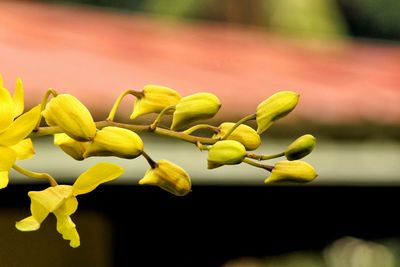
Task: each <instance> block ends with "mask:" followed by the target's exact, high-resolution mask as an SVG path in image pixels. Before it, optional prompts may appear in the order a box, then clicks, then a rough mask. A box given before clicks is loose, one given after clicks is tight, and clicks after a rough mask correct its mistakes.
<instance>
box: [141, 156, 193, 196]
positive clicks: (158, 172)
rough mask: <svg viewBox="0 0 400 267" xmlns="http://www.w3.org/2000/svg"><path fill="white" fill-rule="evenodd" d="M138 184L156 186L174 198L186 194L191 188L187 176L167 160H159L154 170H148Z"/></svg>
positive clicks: (182, 170)
mask: <svg viewBox="0 0 400 267" xmlns="http://www.w3.org/2000/svg"><path fill="white" fill-rule="evenodd" d="M139 184H141V185H156V186H159V187H160V188H162V189H164V190H166V191H168V192H170V193H172V194H174V195H176V196H184V195H186V194H188V193H189V192H190V191H191V187H192V182H191V181H190V176H189V174H188V173H187V172H186V171H185V170H184V169H182V168H181V167H179V166H178V165H176V164H174V163H172V162H170V161H168V160H160V161H158V162H157V166H156V167H155V168H150V169H148V170H147V172H146V173H145V175H144V177H143V178H142V179H140V180H139Z"/></svg>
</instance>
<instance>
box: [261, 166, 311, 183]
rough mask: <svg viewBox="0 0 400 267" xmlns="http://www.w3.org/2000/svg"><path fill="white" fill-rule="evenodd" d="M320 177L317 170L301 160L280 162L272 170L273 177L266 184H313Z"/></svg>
mask: <svg viewBox="0 0 400 267" xmlns="http://www.w3.org/2000/svg"><path fill="white" fill-rule="evenodd" d="M317 176H318V174H317V172H316V171H315V169H314V168H313V167H312V166H311V165H310V164H308V163H307V162H304V161H301V160H294V161H279V162H277V163H276V164H275V166H274V168H273V169H272V173H271V175H270V176H269V177H268V178H267V179H266V180H265V183H266V184H272V183H279V182H298V183H304V182H311V181H312V180H314V179H315V178H316V177H317Z"/></svg>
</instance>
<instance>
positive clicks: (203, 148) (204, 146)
mask: <svg viewBox="0 0 400 267" xmlns="http://www.w3.org/2000/svg"><path fill="white" fill-rule="evenodd" d="M196 146H197V147H198V148H199V149H200V151H203V150H210V148H211V147H210V145H203V144H202V143H200V142H197V143H196Z"/></svg>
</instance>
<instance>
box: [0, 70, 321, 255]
mask: <svg viewBox="0 0 400 267" xmlns="http://www.w3.org/2000/svg"><path fill="white" fill-rule="evenodd" d="M127 95H133V96H134V97H135V102H134V104H133V112H132V114H131V115H130V119H131V120H133V121H134V120H135V119H136V118H137V117H139V116H141V115H144V114H149V113H156V114H158V115H157V117H156V118H155V119H154V121H153V122H152V123H151V124H148V125H142V124H134V123H121V122H117V121H115V115H116V113H117V110H118V107H119V105H120V103H121V101H122V99H123V98H124V97H125V96H127ZM298 101H299V95H298V94H297V93H295V92H292V91H280V92H277V93H275V94H274V95H272V96H270V97H269V98H267V99H266V100H264V101H263V102H261V103H260V104H259V105H258V106H257V108H256V110H255V113H254V114H250V115H247V116H245V117H243V118H242V119H240V120H238V121H237V122H235V123H234V122H223V123H221V124H220V125H219V126H213V125H209V124H194V123H195V122H197V121H200V120H206V119H210V118H212V117H214V115H215V114H216V113H217V112H218V110H219V109H220V107H221V102H220V100H219V99H218V97H217V96H215V95H214V94H211V93H205V92H201V93H196V94H192V95H188V96H184V97H182V96H181V95H180V94H179V93H178V92H177V91H175V90H173V89H171V88H168V87H164V86H158V85H147V86H145V87H144V88H143V90H142V91H134V90H126V91H124V92H123V93H121V94H120V95H119V96H118V98H117V100H116V101H115V104H114V105H113V107H112V109H111V111H110V113H109V115H108V117H107V118H106V119H105V120H102V121H97V122H95V121H94V120H93V117H92V115H91V113H90V111H89V110H88V109H87V108H86V107H85V106H84V105H83V104H82V102H80V101H79V100H78V99H77V98H76V97H75V96H72V95H70V94H59V93H58V92H56V91H55V90H54V89H49V90H48V91H47V92H46V93H45V94H44V97H43V99H42V101H41V103H40V104H38V105H36V106H34V107H33V108H31V109H30V110H29V111H26V112H24V90H23V85H22V81H21V79H17V82H16V89H15V91H14V94H13V95H12V96H11V95H10V93H9V91H8V90H7V89H6V88H5V87H4V85H3V82H2V79H1V77H0V189H1V188H5V187H6V186H7V185H8V182H9V172H10V170H11V169H14V170H15V171H17V172H19V173H21V174H23V175H25V176H27V177H31V178H35V179H47V180H48V182H49V183H50V186H49V187H48V188H46V189H44V190H42V191H31V192H29V193H28V196H29V197H30V199H31V213H32V214H31V216H29V217H27V218H25V219H22V220H20V221H18V222H17V223H16V227H17V229H19V230H21V231H34V230H37V229H39V227H40V224H41V223H42V222H43V221H44V219H45V218H46V217H47V216H48V215H49V214H50V213H53V214H54V215H55V216H56V218H57V231H58V232H59V233H61V234H62V236H63V238H64V239H66V240H69V241H70V245H71V246H72V247H78V246H79V245H80V239H79V234H78V232H77V230H76V226H75V224H74V223H73V222H72V220H71V218H70V216H71V215H72V214H73V213H74V212H75V211H76V209H77V207H78V201H77V196H78V195H81V194H86V193H89V192H91V191H92V190H94V189H95V188H96V187H97V186H99V185H100V184H102V183H105V182H109V181H112V180H115V179H117V178H118V177H119V176H121V175H122V174H123V172H124V170H123V168H122V167H120V166H118V165H116V164H112V163H107V162H102V163H98V164H96V165H94V166H92V167H91V168H89V169H88V170H87V171H85V172H84V173H82V174H81V175H80V176H79V177H78V178H77V179H76V180H75V182H74V183H73V185H59V184H58V183H57V180H56V179H55V178H54V177H52V176H51V175H50V174H47V173H37V172H33V171H31V170H27V169H25V168H23V167H21V166H19V165H17V164H16V161H18V160H25V159H29V158H31V157H33V156H34V154H35V150H34V147H33V143H32V141H31V139H32V138H36V137H39V136H46V135H52V136H53V137H54V144H55V145H56V146H58V147H59V148H60V149H61V150H62V151H64V152H65V153H66V154H67V155H69V156H71V157H72V158H73V159H75V160H79V161H81V160H85V159H86V158H89V157H107V156H108V157H110V156H111V157H119V158H124V159H134V158H137V157H139V156H143V157H144V158H145V159H146V161H147V162H148V164H149V169H148V170H147V172H146V173H145V174H144V176H143V178H141V179H140V180H139V184H140V185H153V186H158V187H160V188H161V189H164V190H166V191H168V192H170V193H172V194H174V195H176V196H184V195H186V194H188V193H189V192H191V186H192V182H191V179H190V176H189V174H188V173H187V172H186V171H185V170H184V169H183V168H182V167H180V166H178V165H176V164H174V163H172V162H170V161H168V160H165V159H161V160H157V161H156V160H153V159H152V158H151V156H150V155H149V154H148V151H146V152H145V150H144V148H145V146H144V143H143V141H142V139H141V138H140V136H139V134H140V133H142V132H150V133H154V134H157V135H161V136H164V137H167V138H175V139H179V140H182V141H186V142H189V143H192V144H194V145H195V146H197V147H198V148H199V149H200V150H206V151H208V157H207V161H208V169H214V168H218V167H221V166H223V165H235V164H241V163H246V164H249V165H251V166H254V167H257V168H261V169H264V170H266V171H268V172H270V173H271V174H270V175H269V176H268V177H267V178H266V179H265V183H266V184H273V183H285V182H297V183H298V182H309V181H312V180H314V179H315V178H316V177H317V173H316V171H315V170H314V168H313V167H312V166H311V165H309V164H308V163H306V162H304V161H301V160H299V159H301V158H303V157H305V156H306V155H308V154H309V153H310V152H311V151H312V150H313V148H314V146H315V143H316V140H315V138H314V137H313V136H312V135H310V134H307V135H303V136H301V137H299V138H298V139H296V140H295V141H294V142H293V143H291V144H290V145H289V146H288V147H287V148H286V150H285V151H282V152H280V153H276V154H271V155H259V154H255V153H252V152H250V151H253V150H256V149H257V148H258V147H259V146H260V145H261V138H260V135H261V134H263V133H264V132H265V131H266V130H268V128H269V127H271V125H272V124H273V123H274V122H275V121H276V120H278V119H280V118H282V117H284V116H286V115H287V114H288V113H290V112H291V111H292V110H293V109H294V108H295V107H296V105H297V103H298ZM165 116H172V123H171V125H170V126H169V127H162V126H160V122H161V121H162V119H163V118H164V117H165ZM251 120H256V123H257V129H253V128H252V127H250V126H248V125H246V124H245V123H246V122H248V121H251ZM43 124H45V125H44V126H41V125H43ZM193 124H194V125H193ZM198 130H207V131H209V132H210V135H209V136H211V137H205V136H200V135H196V134H195V133H196V132H197V131H198ZM279 157H286V159H287V160H283V161H278V162H276V163H275V165H267V164H263V163H261V161H264V160H270V159H275V158H279Z"/></svg>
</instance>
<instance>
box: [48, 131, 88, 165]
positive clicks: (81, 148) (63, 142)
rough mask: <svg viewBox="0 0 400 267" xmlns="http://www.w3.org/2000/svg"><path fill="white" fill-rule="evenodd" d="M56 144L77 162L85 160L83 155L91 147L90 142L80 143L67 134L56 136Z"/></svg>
mask: <svg viewBox="0 0 400 267" xmlns="http://www.w3.org/2000/svg"><path fill="white" fill-rule="evenodd" d="M54 144H55V145H56V146H59V147H60V148H61V149H62V150H63V151H64V152H65V153H66V154H68V155H70V156H71V157H72V158H74V159H76V160H83V159H84V157H83V154H84V153H85V151H86V149H87V147H88V146H89V144H88V142H78V141H76V140H75V139H72V138H71V137H69V136H68V135H66V134H65V133H59V134H55V135H54Z"/></svg>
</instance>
